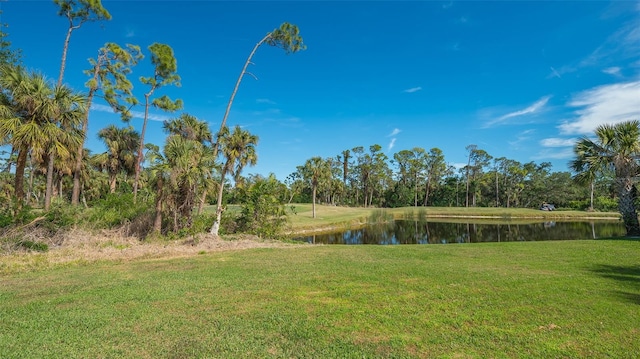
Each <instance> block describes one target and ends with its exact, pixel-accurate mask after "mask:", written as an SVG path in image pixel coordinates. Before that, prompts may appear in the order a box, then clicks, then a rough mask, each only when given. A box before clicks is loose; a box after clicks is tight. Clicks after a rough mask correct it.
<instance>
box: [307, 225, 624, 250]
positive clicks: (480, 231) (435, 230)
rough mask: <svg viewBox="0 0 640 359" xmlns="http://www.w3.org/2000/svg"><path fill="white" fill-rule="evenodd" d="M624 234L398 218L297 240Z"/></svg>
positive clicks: (440, 240)
mask: <svg viewBox="0 0 640 359" xmlns="http://www.w3.org/2000/svg"><path fill="white" fill-rule="evenodd" d="M624 234H625V229H624V226H623V225H622V223H621V222H617V221H599V222H598V221H596V222H594V221H581V222H555V221H553V222H551V221H547V222H538V223H509V222H503V223H469V222H464V223H451V222H441V221H436V222H432V221H426V220H396V221H389V222H387V223H378V224H371V225H368V226H367V227H364V228H360V229H351V230H347V231H342V232H337V233H329V234H318V235H312V236H306V237H299V238H295V240H300V241H304V242H309V243H322V244H446V243H478V242H516V241H545V240H572V239H589V238H593V239H597V238H603V237H618V236H624Z"/></svg>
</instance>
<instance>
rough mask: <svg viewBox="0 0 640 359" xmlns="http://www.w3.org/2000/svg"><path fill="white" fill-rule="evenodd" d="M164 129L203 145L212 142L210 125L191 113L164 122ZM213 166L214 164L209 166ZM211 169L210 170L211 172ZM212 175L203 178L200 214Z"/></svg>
mask: <svg viewBox="0 0 640 359" xmlns="http://www.w3.org/2000/svg"><path fill="white" fill-rule="evenodd" d="M164 130H165V131H166V132H168V133H169V134H170V135H178V136H182V138H184V139H187V140H192V141H197V142H199V143H201V144H203V145H206V144H210V143H211V142H212V135H211V130H210V129H209V125H208V124H207V123H206V122H204V121H200V120H198V119H197V118H196V117H194V116H191V115H189V114H186V113H184V114H182V115H180V117H178V118H175V119H172V120H170V121H165V122H164ZM208 168H209V169H211V168H213V165H211V166H209V167H208ZM210 172H211V171H210V170H209V173H210ZM210 179H211V176H210V175H209V176H205V177H204V178H203V183H201V185H202V192H201V194H200V200H199V204H198V214H200V213H202V209H203V207H204V202H205V200H206V198H207V189H208V188H209V187H211V186H210V182H211V181H210Z"/></svg>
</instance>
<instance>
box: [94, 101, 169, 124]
mask: <svg viewBox="0 0 640 359" xmlns="http://www.w3.org/2000/svg"><path fill="white" fill-rule="evenodd" d="M91 109H92V110H93V111H98V112H108V113H115V112H114V111H113V109H112V108H111V106H107V105H101V104H91ZM131 117H133V118H138V119H141V120H143V119H144V112H140V111H131ZM169 119H171V116H166V115H156V114H152V113H150V114H149V120H151V121H159V122H164V121H168V120H169Z"/></svg>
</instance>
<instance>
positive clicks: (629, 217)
mask: <svg viewBox="0 0 640 359" xmlns="http://www.w3.org/2000/svg"><path fill="white" fill-rule="evenodd" d="M617 181H618V187H619V188H618V194H619V199H618V208H619V210H620V214H621V215H622V221H623V222H624V226H625V228H626V230H627V236H634V237H635V236H640V223H639V222H638V213H637V212H636V206H635V203H634V202H635V197H636V193H635V192H636V188H635V186H634V185H633V182H632V181H631V179H630V178H622V179H619V180H617Z"/></svg>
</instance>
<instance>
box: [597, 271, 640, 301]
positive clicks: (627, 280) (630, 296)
mask: <svg viewBox="0 0 640 359" xmlns="http://www.w3.org/2000/svg"><path fill="white" fill-rule="evenodd" d="M592 271H593V272H594V273H596V274H598V275H599V276H601V277H603V278H607V279H612V280H615V281H618V282H622V283H624V284H623V285H624V286H625V287H629V288H631V289H632V291H630V292H627V291H620V290H618V291H613V293H614V294H615V295H616V296H618V297H621V298H623V299H625V300H627V301H629V302H631V303H635V304H638V305H640V266H616V265H599V266H596V267H595V268H593V269H592Z"/></svg>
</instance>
